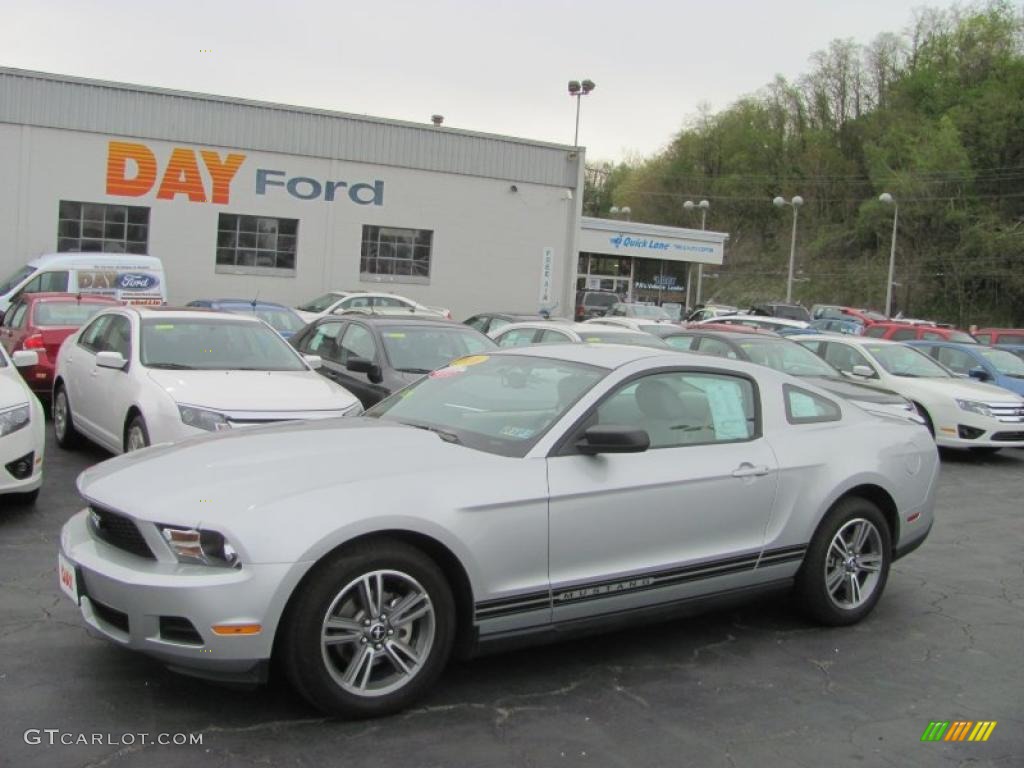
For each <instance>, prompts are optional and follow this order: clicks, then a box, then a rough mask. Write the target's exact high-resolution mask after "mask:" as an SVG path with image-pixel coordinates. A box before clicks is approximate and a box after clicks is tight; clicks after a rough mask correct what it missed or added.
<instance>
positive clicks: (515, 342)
mask: <svg viewBox="0 0 1024 768" xmlns="http://www.w3.org/2000/svg"><path fill="white" fill-rule="evenodd" d="M536 335H537V330H536V329H535V328H513V329H512V330H510V331H506V332H505V333H503V334H502V335H501V338H500V339H498V340H497V341H498V346H499V347H525V346H526V345H527V344H532V343H533V337H534V336H536Z"/></svg>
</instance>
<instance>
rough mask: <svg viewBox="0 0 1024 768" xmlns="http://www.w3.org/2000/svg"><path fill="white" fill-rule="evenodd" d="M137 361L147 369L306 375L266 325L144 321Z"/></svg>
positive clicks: (222, 321) (219, 320)
mask: <svg viewBox="0 0 1024 768" xmlns="http://www.w3.org/2000/svg"><path fill="white" fill-rule="evenodd" d="M141 360H142V364H143V365H145V366H149V367H150V368H170V369H195V370H204V371H210V370H233V371H304V370H307V368H306V365H305V364H304V363H303V361H302V359H301V358H300V357H299V355H298V354H297V353H296V352H295V350H293V349H292V348H291V347H290V346H289V345H288V342H286V341H285V340H284V339H282V338H281V337H280V336H278V335H277V334H276V333H274V332H273V331H272V330H270V329H269V328H267V326H265V325H262V324H260V323H253V322H246V321H243V320H238V321H232V320H225V319H223V318H216V319H214V318H210V319H206V318H203V319H194V318H187V319H182V318H173V319H171V318H168V319H166V320H165V319H162V318H152V319H146V320H143V322H142V350H141Z"/></svg>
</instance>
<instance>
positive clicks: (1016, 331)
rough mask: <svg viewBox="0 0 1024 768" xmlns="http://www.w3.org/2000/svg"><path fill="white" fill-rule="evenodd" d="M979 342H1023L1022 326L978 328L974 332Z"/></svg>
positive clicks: (992, 344)
mask: <svg viewBox="0 0 1024 768" xmlns="http://www.w3.org/2000/svg"><path fill="white" fill-rule="evenodd" d="M974 338H976V339H977V340H978V343H979V344H988V345H989V346H995V345H996V344H1024V328H979V329H978V330H977V331H975V332H974Z"/></svg>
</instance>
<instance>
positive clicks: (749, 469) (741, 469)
mask: <svg viewBox="0 0 1024 768" xmlns="http://www.w3.org/2000/svg"><path fill="white" fill-rule="evenodd" d="M770 471H771V470H770V469H769V468H768V467H765V466H763V465H762V466H759V467H755V466H754V465H753V464H750V463H748V462H746V461H745V462H743V463H742V464H740V465H739V466H738V467H736V469H734V470H733V471H732V476H733V477H761V476H762V475H767V474H768V473H769V472H770Z"/></svg>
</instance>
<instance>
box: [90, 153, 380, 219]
mask: <svg viewBox="0 0 1024 768" xmlns="http://www.w3.org/2000/svg"><path fill="white" fill-rule="evenodd" d="M245 161H246V155H244V154H242V153H240V152H228V153H226V154H225V155H223V156H222V155H221V153H220V152H217V151H215V150H212V149H200V150H198V152H197V151H196V150H193V149H189V148H187V147H174V148H173V149H172V150H171V155H170V157H169V158H168V159H167V162H166V164H165V165H164V166H163V167H162V168H161V163H160V160H159V159H158V158H157V155H156V153H155V152H154V151H153V150H152V149H150V148H149V147H148V146H146V145H145V144H139V143H136V142H128V141H111V142H108V144H107V194H108V195H114V196H117V197H142V196H143V195H147V194H149V193H150V192H151V191H152V190H153V188H154V187H156V190H157V191H156V197H157V199H158V200H174V199H176V198H177V197H178V196H179V195H184V196H185V198H187V199H188V201H189V202H190V203H207V202H210V203H216V204H218V205H228V204H229V203H230V202H231V189H232V183H233V182H234V180H235V177H236V176H237V175H238V172H239V169H240V168H241V167H242V165H243V164H244V163H245ZM203 170H205V175H204V173H203ZM158 177H159V185H157V179H158ZM207 178H208V181H207ZM275 187H276V188H280V191H281V192H284V193H286V194H288V195H289V196H290V197H293V198H295V199H296V200H323V201H325V202H333V201H334V200H336V199H339V198H341V197H346V196H347V197H348V199H349V200H350V201H352V202H353V203H355V204H357V205H384V182H383V181H381V180H380V179H376V180H374V181H373V182H369V183H367V182H356V183H350V182H348V181H338V180H324V181H321V180H319V179H314V178H310V177H309V176H292V177H289V175H288V173H287V172H286V171H278V170H269V169H266V168H257V169H256V172H255V177H254V183H253V189H254V192H255V193H256V194H257V195H266V194H273V193H274V192H271V191H270V190H272V189H273V188H275Z"/></svg>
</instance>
